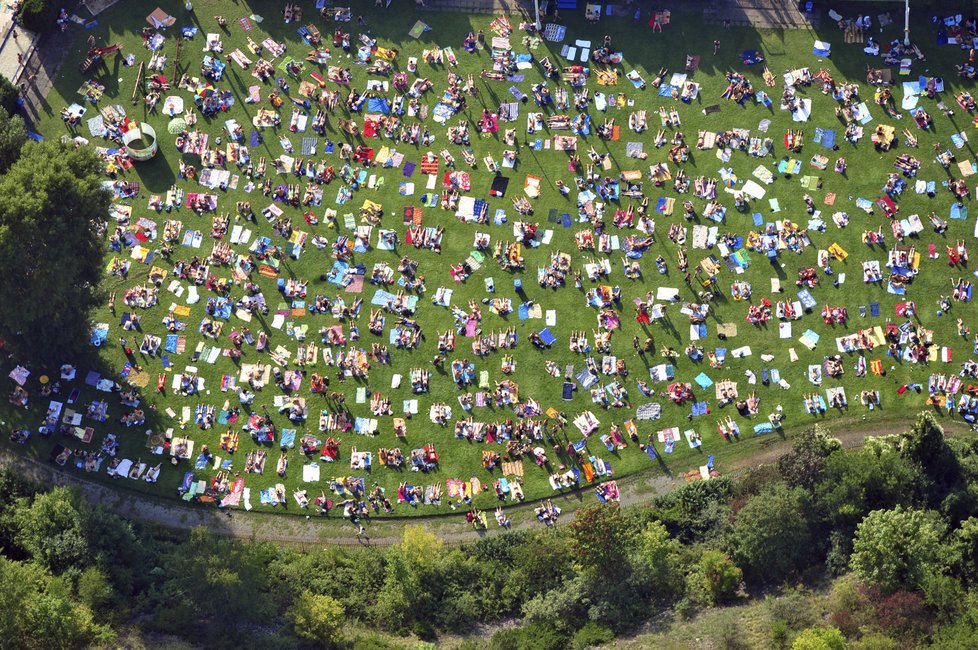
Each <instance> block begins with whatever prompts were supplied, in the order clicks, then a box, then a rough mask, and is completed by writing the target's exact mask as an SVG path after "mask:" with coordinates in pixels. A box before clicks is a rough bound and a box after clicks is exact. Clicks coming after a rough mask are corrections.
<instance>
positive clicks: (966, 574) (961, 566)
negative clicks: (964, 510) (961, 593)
mask: <svg viewBox="0 0 978 650" xmlns="http://www.w3.org/2000/svg"><path fill="white" fill-rule="evenodd" d="M952 542H953V557H954V562H955V565H956V569H957V571H956V574H957V575H958V576H960V577H961V579H962V580H964V581H965V582H966V583H967V584H971V585H975V584H978V518H975V517H970V518H968V519H965V520H964V521H962V522H961V526H960V527H959V528H958V529H957V530H956V531H954V536H953V537H952Z"/></svg>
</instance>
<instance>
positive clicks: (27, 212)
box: [0, 143, 111, 364]
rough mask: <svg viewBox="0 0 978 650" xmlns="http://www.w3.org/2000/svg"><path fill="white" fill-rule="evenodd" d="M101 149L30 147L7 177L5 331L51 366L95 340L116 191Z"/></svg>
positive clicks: (1, 317) (2, 257) (0, 269)
mask: <svg viewBox="0 0 978 650" xmlns="http://www.w3.org/2000/svg"><path fill="white" fill-rule="evenodd" d="M99 170H100V165H99V162H98V159H97V158H96V156H95V152H94V150H92V149H90V148H83V149H75V148H73V147H65V146H62V145H58V144H51V143H40V144H31V145H30V146H27V147H25V148H24V149H23V153H22V155H21V157H20V158H19V159H18V160H17V161H16V162H15V163H14V164H13V165H12V166H11V167H10V169H9V170H8V172H7V174H5V175H4V176H3V177H2V178H0V197H2V199H3V200H0V277H3V278H4V281H3V282H2V283H0V304H2V305H3V306H4V308H3V309H2V310H0V336H3V337H4V338H6V339H7V340H8V342H10V343H12V344H13V345H14V346H15V347H16V348H18V350H19V351H21V352H23V353H24V354H25V356H28V357H29V358H32V359H37V360H39V361H41V362H46V363H52V364H53V363H58V362H60V361H63V360H64V359H65V358H70V357H71V355H72V353H74V352H77V351H78V350H79V349H81V348H82V347H84V346H85V345H86V344H87V343H88V339H89V335H88V334H89V333H88V331H87V329H88V321H89V314H90V313H91V310H92V308H93V307H94V306H95V305H97V304H99V303H100V302H101V297H100V295H99V293H98V291H97V290H96V289H97V286H98V282H99V280H100V279H101V277H102V269H103V267H104V264H103V258H104V255H105V250H104V243H103V240H102V235H103V230H104V226H105V221H106V218H107V215H108V209H109V205H110V199H111V197H110V194H109V192H108V191H106V190H105V188H104V187H102V178H101V177H100V176H99Z"/></svg>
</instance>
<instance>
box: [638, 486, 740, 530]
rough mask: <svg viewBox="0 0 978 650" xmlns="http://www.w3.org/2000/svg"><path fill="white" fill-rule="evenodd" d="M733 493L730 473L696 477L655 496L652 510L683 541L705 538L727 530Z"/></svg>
mask: <svg viewBox="0 0 978 650" xmlns="http://www.w3.org/2000/svg"><path fill="white" fill-rule="evenodd" d="M731 496H733V482H732V481H731V480H730V479H729V478H728V477H720V478H715V479H711V480H709V481H695V482H693V483H686V484H685V485H683V486H681V487H679V488H678V489H676V490H673V491H672V492H670V493H668V494H664V495H662V496H659V497H656V499H655V501H653V505H654V510H653V512H654V516H655V517H656V518H657V519H659V520H660V521H662V523H664V524H665V525H666V527H667V528H668V529H669V533H670V534H671V535H673V536H674V537H676V538H677V539H679V541H681V542H682V543H684V544H689V543H694V542H706V541H708V540H712V539H719V538H721V537H722V536H723V534H724V533H725V532H726V528H727V526H728V521H729V519H730V509H729V507H728V506H727V501H728V500H729V499H730V497H731Z"/></svg>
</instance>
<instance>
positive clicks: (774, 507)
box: [730, 484, 815, 581]
mask: <svg viewBox="0 0 978 650" xmlns="http://www.w3.org/2000/svg"><path fill="white" fill-rule="evenodd" d="M810 510H811V504H810V500H809V497H808V494H807V493H806V492H805V491H804V490H802V489H801V488H789V487H787V486H785V485H784V484H780V485H774V486H772V487H771V488H769V489H768V490H765V491H764V492H762V493H760V494H758V495H757V496H755V497H754V498H753V499H751V500H750V501H748V502H747V505H745V506H744V507H743V508H742V509H741V510H740V512H739V513H737V520H736V521H735V522H734V528H733V532H732V533H731V535H730V551H731V554H732V555H733V557H734V559H735V560H736V562H737V564H738V565H739V566H742V567H743V568H744V570H745V571H746V573H747V575H748V577H749V578H751V579H753V580H760V581H766V580H774V579H784V578H786V577H788V576H789V575H790V574H792V573H794V572H796V571H798V570H800V569H803V568H805V566H806V565H807V564H808V563H809V562H810V561H811V560H812V557H813V553H812V550H813V546H814V544H815V541H814V536H813V534H812V526H811V524H810V522H809V516H810V515H809V513H810Z"/></svg>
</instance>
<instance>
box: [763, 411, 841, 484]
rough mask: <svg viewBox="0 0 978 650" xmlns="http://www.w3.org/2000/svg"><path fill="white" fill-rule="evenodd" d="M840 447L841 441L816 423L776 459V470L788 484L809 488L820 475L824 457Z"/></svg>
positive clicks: (816, 481)
mask: <svg viewBox="0 0 978 650" xmlns="http://www.w3.org/2000/svg"><path fill="white" fill-rule="evenodd" d="M841 448H842V443H840V442H839V441H838V440H837V439H835V438H832V437H830V435H829V431H828V429H826V428H825V427H823V426H822V425H820V424H816V425H815V426H814V427H812V428H811V429H808V430H806V431H805V432H804V433H803V434H802V436H801V438H800V439H798V440H796V441H795V443H794V444H793V445H792V449H791V451H789V452H788V453H786V454H785V455H783V456H781V457H780V458H779V459H778V471H779V472H780V473H781V477H782V478H783V479H784V481H785V482H786V483H787V484H788V485H790V486H792V487H802V488H805V489H806V490H811V489H812V488H813V487H815V484H816V483H818V481H819V480H820V479H821V477H822V469H823V467H824V466H825V459H826V458H828V456H829V454H831V453H832V452H834V451H837V450H838V449H841Z"/></svg>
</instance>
